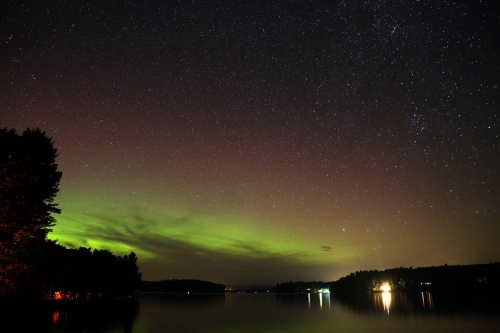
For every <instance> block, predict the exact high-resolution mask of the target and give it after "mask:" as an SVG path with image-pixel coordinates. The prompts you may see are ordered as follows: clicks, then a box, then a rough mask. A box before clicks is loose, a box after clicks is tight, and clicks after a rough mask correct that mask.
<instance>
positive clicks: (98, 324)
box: [0, 300, 139, 333]
mask: <svg viewBox="0 0 500 333" xmlns="http://www.w3.org/2000/svg"><path fill="white" fill-rule="evenodd" d="M0 305H2V306H1V307H0V310H1V313H2V324H1V328H0V331H1V332H2V333H10V332H111V331H112V332H124V333H127V332H132V327H133V325H134V322H135V320H136V319H137V317H138V315H139V302H138V301H137V300H117V301H115V300H104V301H97V300H96V301H95V302H94V301H87V300H82V301H76V300H67V301H63V300H54V301H48V302H47V301H44V302H34V303H29V304H15V305H13V306H9V307H8V308H6V307H4V306H3V305H5V304H0ZM26 318H30V320H26Z"/></svg>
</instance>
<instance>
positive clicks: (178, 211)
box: [0, 0, 500, 286]
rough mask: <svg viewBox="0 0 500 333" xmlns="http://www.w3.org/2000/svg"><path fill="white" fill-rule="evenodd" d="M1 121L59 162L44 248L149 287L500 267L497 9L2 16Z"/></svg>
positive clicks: (396, 5) (109, 6)
mask: <svg viewBox="0 0 500 333" xmlns="http://www.w3.org/2000/svg"><path fill="white" fill-rule="evenodd" d="M1 6H2V10H1V14H0V15H1V23H0V24H1V30H0V38H1V39H0V123H1V126H2V127H8V128H14V129H16V130H18V131H23V130H24V129H26V128H28V127H29V128H32V127H39V128H40V129H42V130H43V131H45V132H46V133H47V135H49V136H51V137H52V138H53V140H54V143H55V146H56V147H57V148H58V152H59V157H58V164H59V169H60V170H61V171H62V172H63V178H62V181H61V188H60V192H59V194H58V196H57V202H58V203H59V208H61V209H62V214H60V215H58V216H56V218H57V225H56V226H55V227H54V229H53V232H52V233H50V234H49V238H51V239H57V240H58V241H59V243H60V244H62V245H65V246H68V247H74V248H78V247H80V246H84V247H92V248H107V249H110V250H111V251H112V252H113V253H115V254H118V255H123V254H126V253H129V252H131V251H134V252H135V253H136V254H137V255H138V257H139V266H140V269H141V272H142V273H143V278H144V279H145V280H159V279H174V278H177V279H183V278H189V279H203V280H209V281H213V282H217V283H224V284H226V285H228V286H231V285H238V284H239V285H243V284H246V285H252V284H253V285H257V284H261V285H263V284H274V283H277V282H283V281H291V280H293V281H296V280H306V281H311V280H323V281H332V280H336V279H338V278H340V277H341V276H344V275H347V274H349V273H351V272H353V271H357V270H371V269H385V268H393V267H399V266H404V267H409V266H413V267H422V266H433V265H444V264H448V265H453V264H475V263H489V262H495V261H500V243H499V240H500V175H499V173H500V137H499V134H500V112H499V105H500V100H499V96H500V90H499V89H498V85H499V84H500V60H499V59H500V34H499V32H500V5H499V4H498V3H497V2H496V1H455V2H452V1H430V0H429V1H423V0H422V1H417V0H415V1H405V0H401V1H389V0H387V1H383V0H382V1H347V0H346V1H312V0H311V1H286V0H284V1H276V0H269V1H196V0H193V1H155V0H149V1H130V2H129V1H113V0H110V1H85V0H82V1H64V0H61V1H51V0H49V1H22V0H20V1H5V2H3V4H2V5H1Z"/></svg>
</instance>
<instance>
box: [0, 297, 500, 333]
mask: <svg viewBox="0 0 500 333" xmlns="http://www.w3.org/2000/svg"><path fill="white" fill-rule="evenodd" d="M499 300H500V299H499V295H460V294H456V295H438V294H436V295H434V294H431V293H424V294H399V293H392V294H391V293H387V294H367V295H357V296H356V295H333V294H332V295H328V294H211V295H209V294H198V295H197V294H191V295H187V294H186V295H171V294H167V295H156V294H150V295H140V296H139V297H138V298H137V300H136V301H130V302H123V303H116V302H115V303H106V304H104V305H103V304H97V306H95V307H94V306H92V307H89V306H88V305H85V306H84V308H81V307H73V308H72V307H71V306H70V307H69V308H68V307H64V310H61V309H57V310H44V311H40V310H37V311H33V310H26V311H25V312H23V313H20V314H18V316H8V318H5V317H4V318H2V322H3V323H2V324H0V332H6V333H7V332H23V331H25V332H82V333H83V332H102V333H118V332H120V333H121V332H131V333H157V332H158V333H159V332H174V333H183V332H189V333H196V332H217V333H223V332H232V333H234V332H273V333H279V332H307V333H316V332H318V333H319V332H321V333H328V332H332V333H333V332H335V333H342V332H384V333H387V332H426V333H431V332H440V333H441V332H453V333H456V332H500V306H499ZM55 302H57V301H55ZM68 302H69V301H68ZM32 311H33V312H32ZM4 316H5V313H4Z"/></svg>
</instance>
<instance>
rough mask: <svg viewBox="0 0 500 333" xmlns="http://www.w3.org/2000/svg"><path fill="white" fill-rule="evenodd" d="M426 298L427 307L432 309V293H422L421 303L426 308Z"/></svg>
mask: <svg viewBox="0 0 500 333" xmlns="http://www.w3.org/2000/svg"><path fill="white" fill-rule="evenodd" d="M426 300H427V308H428V309H429V310H432V293H429V292H426V293H422V305H423V307H424V309H425V308H426V304H425V303H426Z"/></svg>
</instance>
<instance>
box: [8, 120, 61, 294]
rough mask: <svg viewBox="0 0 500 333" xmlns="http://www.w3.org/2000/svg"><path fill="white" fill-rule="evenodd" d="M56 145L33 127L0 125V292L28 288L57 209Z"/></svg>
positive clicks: (35, 285) (36, 276) (34, 286)
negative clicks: (55, 201) (19, 128)
mask: <svg viewBox="0 0 500 333" xmlns="http://www.w3.org/2000/svg"><path fill="white" fill-rule="evenodd" d="M56 157H57V149H55V148H54V146H53V142H52V139H51V138H50V137H48V136H47V135H45V133H44V132H41V131H40V130H39V129H35V130H30V129H27V130H26V131H24V132H23V134H22V135H19V134H17V133H16V131H15V130H7V129H6V128H3V129H0V297H2V296H4V297H5V296H8V295H9V294H15V295H21V294H33V293H36V292H37V291H38V290H40V284H41V283H42V278H43V276H44V274H43V272H41V271H40V270H39V267H40V264H41V262H42V261H44V258H43V253H44V251H43V247H44V244H45V240H46V237H47V233H48V232H49V231H51V229H50V228H51V227H52V226H53V225H54V223H55V219H54V217H53V216H52V214H59V213H60V210H59V209H58V208H57V204H54V203H53V202H54V198H55V196H56V194H57V192H58V191H59V181H60V179H61V176H62V172H60V171H58V170H57V164H56V163H55V160H56Z"/></svg>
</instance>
